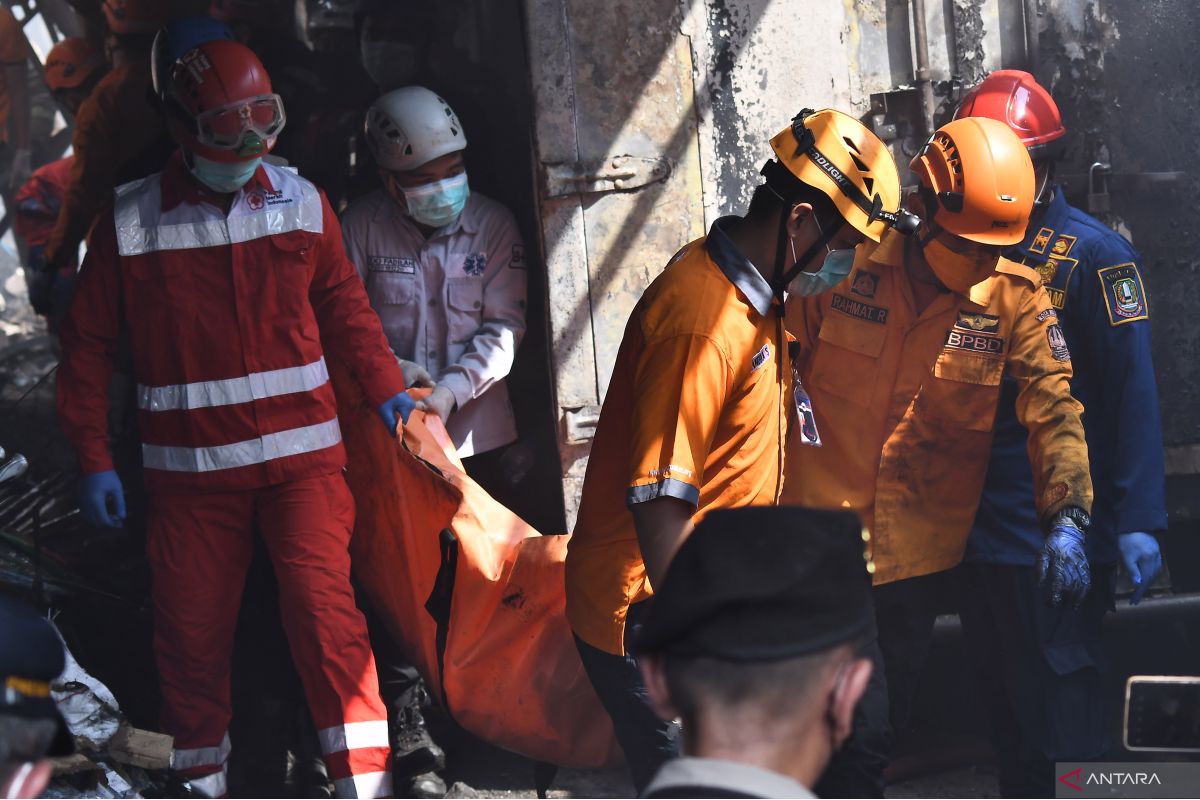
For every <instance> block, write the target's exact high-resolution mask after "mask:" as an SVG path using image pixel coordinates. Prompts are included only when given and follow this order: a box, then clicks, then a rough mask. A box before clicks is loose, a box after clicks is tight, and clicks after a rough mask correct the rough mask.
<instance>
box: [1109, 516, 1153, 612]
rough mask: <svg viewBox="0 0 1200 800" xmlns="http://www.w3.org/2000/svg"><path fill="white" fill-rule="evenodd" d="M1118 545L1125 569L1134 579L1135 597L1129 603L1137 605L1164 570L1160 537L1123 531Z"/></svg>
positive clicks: (1118, 538)
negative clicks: (1159, 542)
mask: <svg viewBox="0 0 1200 800" xmlns="http://www.w3.org/2000/svg"><path fill="white" fill-rule="evenodd" d="M1117 547H1118V548H1119V549H1120V551H1121V561H1123V562H1124V563H1125V571H1126V572H1128V573H1129V578H1130V580H1132V581H1133V585H1134V590H1133V597H1131V598H1129V605H1131V606H1136V605H1137V604H1138V603H1140V602H1142V598H1143V597H1145V596H1146V591H1147V590H1148V589H1149V588H1150V585H1151V584H1152V583H1154V579H1155V578H1157V577H1158V573H1159V572H1160V571H1161V570H1162V552H1161V551H1160V550H1159V549H1158V539H1155V538H1154V537H1153V536H1151V535H1150V534H1148V533H1141V532H1140V531H1139V532H1134V533H1122V534H1121V535H1120V536H1118V537H1117Z"/></svg>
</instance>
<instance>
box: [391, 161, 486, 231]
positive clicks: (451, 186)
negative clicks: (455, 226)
mask: <svg viewBox="0 0 1200 800" xmlns="http://www.w3.org/2000/svg"><path fill="white" fill-rule="evenodd" d="M401 191H403V192H404V203H405V205H407V206H408V215H409V216H410V217H412V218H413V219H414V220H416V221H417V222H419V223H421V224H422V225H428V226H429V227H430V228H444V227H446V226H447V225H449V224H451V223H452V222H454V221H455V220H456V219H458V215H459V214H461V213H462V211H463V208H464V207H465V206H466V205H467V198H468V197H470V195H471V190H470V188H469V187H468V186H467V173H465V172H463V173H460V174H458V175H455V176H454V177H453V178H446V180H444V181H435V182H434V183H426V184H424V185H422V186H413V187H401Z"/></svg>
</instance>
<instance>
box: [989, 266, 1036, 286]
mask: <svg viewBox="0 0 1200 800" xmlns="http://www.w3.org/2000/svg"><path fill="white" fill-rule="evenodd" d="M996 272H1003V273H1004V274H1005V275H1012V276H1013V277H1015V278H1024V279H1025V280H1027V281H1029V285H1030V286H1031V287H1033V288H1034V289H1036V288H1038V287H1039V286H1041V285H1042V276H1041V275H1039V274H1038V273H1037V270H1035V269H1034V268H1033V267H1027V266H1025V265H1024V264H1018V263H1017V262H1015V261H1009V260H1008V259H1007V258H1001V259H1000V260H999V261H998V262H996Z"/></svg>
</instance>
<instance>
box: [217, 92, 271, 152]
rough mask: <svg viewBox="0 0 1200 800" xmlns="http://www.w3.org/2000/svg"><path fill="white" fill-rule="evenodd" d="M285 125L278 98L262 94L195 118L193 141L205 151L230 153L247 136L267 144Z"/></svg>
mask: <svg viewBox="0 0 1200 800" xmlns="http://www.w3.org/2000/svg"><path fill="white" fill-rule="evenodd" d="M286 122H287V115H286V114H285V113H284V111H283V100H282V99H281V98H280V97H279V95H277V94H262V95H258V96H257V97H250V98H247V99H245V100H238V101H237V102H234V103H229V104H227V105H223V106H221V107H219V108H214V109H211V110H209V111H205V112H204V113H203V114H200V115H199V116H197V117H196V138H197V139H198V140H199V142H200V143H201V144H205V145H208V146H209V147H216V148H220V149H222V150H232V149H234V148H237V147H239V146H241V144H242V142H243V140H244V139H245V138H246V136H247V134H250V133H254V134H257V135H258V137H259V138H260V139H262V140H263V141H269V140H270V139H272V138H274V137H276V136H278V135H279V132H280V131H281V130H283V126H284V123H286Z"/></svg>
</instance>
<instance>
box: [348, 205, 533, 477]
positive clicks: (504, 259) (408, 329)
mask: <svg viewBox="0 0 1200 800" xmlns="http://www.w3.org/2000/svg"><path fill="white" fill-rule="evenodd" d="M342 235H343V237H344V238H345V242H346V252H347V254H348V255H349V256H350V260H351V261H352V262H354V264H355V266H356V267H357V268H358V273H359V275H360V276H362V279H363V281H364V282H365V283H366V287H367V296H368V297H369V298H370V300H371V306H372V307H373V308H374V309H375V311H376V313H377V314H379V319H380V321H381V322H382V323H383V332H384V334H385V335H386V336H387V338H388V343H389V344H390V345H391V347H392V350H393V351H394V352H395V353H396V355H397V356H399V357H400V358H403V359H407V360H409V361H414V362H416V363H418V364H420V365H422V366H423V367H425V369H427V370H429V373H430V375H432V376H433V377H434V380H436V381H437V382H438V383H439V384H441V385H443V386H445V387H447V388H448V389H450V391H452V392H453V393H454V399H455V401H456V403H457V410H456V411H455V412H454V413H453V414H452V415H451V416H450V419H449V421H448V422H447V424H446V428H447V430H448V431H449V432H450V436H451V438H452V439H453V440H454V444H455V446H456V447H457V448H458V454H459V456H461V457H464V458H465V457H467V456H471V455H475V454H476V453H483V452H486V451H488V450H493V449H495V448H497V447H501V446H503V445H506V444H509V443H511V442H512V441H514V440H515V439H516V438H517V427H516V421H515V419H514V418H513V412H512V404H511V403H510V402H509V398H508V389H507V387H506V386H505V383H504V379H505V377H506V376H507V375H508V373H509V371H510V370H511V369H512V365H513V358H514V356H515V355H516V352H517V346H518V345H519V344H520V343H521V337H522V336H523V335H524V333H525V292H526V275H527V272H526V268H525V263H526V262H525V252H524V246H523V244H522V242H521V235H520V233H519V232H518V231H517V225H516V221H515V220H514V219H513V215H512V213H511V212H509V210H508V209H507V208H505V207H504V206H503V205H501V204H500V203H497V202H496V201H495V200H491V199H490V198H487V197H485V196H483V195H481V194H478V193H472V194H471V196H470V198H469V199H468V200H467V205H466V207H465V208H464V209H463V213H462V214H461V215H460V216H459V218H458V220H457V221H456V222H455V223H454V224H453V225H448V226H446V227H445V228H442V229H440V230H437V231H435V232H434V233H433V235H432V236H430V237H429V239H426V238H425V236H424V234H423V233H422V232H421V230H420V229H419V228H418V227H417V225H416V224H415V223H414V222H413V221H412V219H410V218H409V217H408V215H407V214H405V213H404V212H403V211H402V210H401V209H400V207H399V206H398V205H397V204H396V203H395V201H393V200H392V199H391V197H390V196H389V195H388V194H387V192H385V191H383V190H380V191H376V192H373V193H371V194H369V195H367V196H366V197H363V198H361V199H360V200H358V201H356V202H354V203H353V204H351V206H350V207H349V208H348V209H346V212H345V214H344V216H343V218H342Z"/></svg>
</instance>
